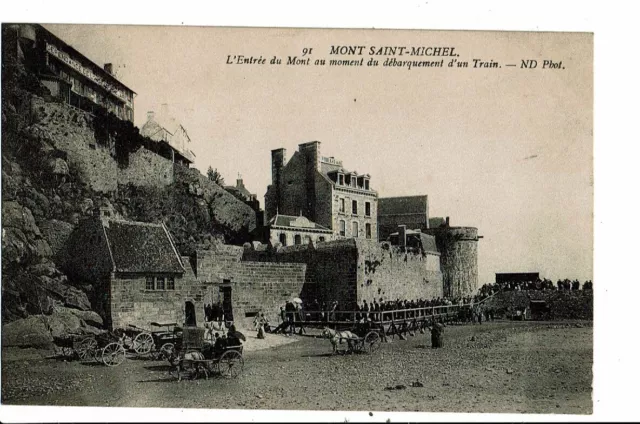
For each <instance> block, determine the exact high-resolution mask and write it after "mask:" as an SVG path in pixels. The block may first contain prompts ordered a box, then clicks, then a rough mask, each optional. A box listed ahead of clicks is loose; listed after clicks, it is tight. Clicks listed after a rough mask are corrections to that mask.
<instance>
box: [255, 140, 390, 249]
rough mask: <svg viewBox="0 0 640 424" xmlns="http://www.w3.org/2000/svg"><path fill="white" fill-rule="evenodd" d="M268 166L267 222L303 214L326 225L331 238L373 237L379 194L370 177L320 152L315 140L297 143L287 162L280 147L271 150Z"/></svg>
mask: <svg viewBox="0 0 640 424" xmlns="http://www.w3.org/2000/svg"><path fill="white" fill-rule="evenodd" d="M271 169H272V183H271V185H270V186H269V187H268V188H267V193H266V195H265V214H266V219H267V221H269V220H271V219H272V218H273V217H274V216H276V215H277V214H281V215H288V216H294V217H297V216H299V215H302V216H303V217H305V218H307V219H308V220H309V221H311V222H313V223H315V224H318V225H320V226H322V227H325V228H328V229H330V230H331V231H332V232H333V234H334V236H335V238H363V239H372V240H377V239H378V236H377V234H378V228H377V227H378V226H377V205H378V193H377V192H376V191H375V190H373V189H372V187H371V176H370V175H369V174H362V173H358V172H357V171H355V170H347V169H346V168H344V167H343V165H342V162H341V161H339V160H337V159H335V158H333V157H323V156H321V154H320V142H319V141H312V142H308V143H303V144H300V145H298V150H297V151H296V152H295V153H294V154H293V156H292V157H291V159H290V160H289V161H287V160H286V150H285V149H276V150H272V151H271Z"/></svg>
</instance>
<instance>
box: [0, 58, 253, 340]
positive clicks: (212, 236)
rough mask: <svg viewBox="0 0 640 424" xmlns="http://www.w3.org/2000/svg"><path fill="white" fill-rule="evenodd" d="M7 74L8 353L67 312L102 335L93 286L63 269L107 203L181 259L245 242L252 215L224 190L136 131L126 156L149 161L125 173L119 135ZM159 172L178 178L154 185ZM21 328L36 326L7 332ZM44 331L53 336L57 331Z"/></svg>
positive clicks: (30, 78)
mask: <svg viewBox="0 0 640 424" xmlns="http://www.w3.org/2000/svg"><path fill="white" fill-rule="evenodd" d="M2 72H3V74H2V319H3V337H2V340H3V346H4V345H7V344H9V345H11V344H15V343H16V342H15V341H16V340H17V338H16V337H17V336H16V335H15V334H14V331H13V330H12V329H20V328H22V327H24V326H27V327H30V328H31V327H33V328H36V327H37V328H40V324H37V325H36V324H34V323H47V322H57V321H56V317H58V318H60V319H62V318H64V319H66V318H65V317H66V315H65V316H64V317H63V314H67V315H68V313H69V310H73V311H76V315H74V317H75V318H73V319H66V321H65V322H71V321H73V323H74V325H72V326H71V327H74V328H75V329H78V328H85V329H87V330H86V331H93V330H91V329H89V327H92V325H99V322H98V320H97V319H92V320H90V322H88V321H86V320H85V319H84V318H83V317H85V318H86V317H87V316H89V314H90V312H89V311H90V310H91V307H92V300H93V296H94V294H95V293H94V292H93V285H92V282H90V281H74V280H73V279H71V278H69V276H67V275H65V273H64V272H63V271H62V270H61V269H60V265H61V263H62V258H63V256H64V251H65V246H66V243H67V239H68V237H69V235H70V234H71V232H72V231H73V229H74V228H75V227H76V225H77V224H78V222H79V220H80V219H81V218H82V217H83V216H88V215H91V214H92V213H93V211H94V210H95V208H96V207H98V206H100V205H102V204H105V203H110V204H111V205H112V206H113V207H114V209H116V210H117V211H118V212H119V213H120V214H121V215H122V216H123V217H124V218H126V219H130V220H137V221H147V222H159V221H164V222H165V223H166V225H167V226H168V228H169V229H170V230H171V232H172V234H173V236H174V238H175V239H176V242H177V245H178V247H179V249H180V251H181V253H182V254H183V255H189V254H191V253H193V251H194V249H195V248H196V246H198V245H199V246H204V247H205V248H206V247H207V246H208V245H211V244H212V243H215V242H216V241H219V240H224V241H225V242H228V243H239V244H241V243H243V242H246V241H248V234H249V233H250V231H252V230H253V229H254V228H255V213H254V211H253V210H252V209H251V208H250V207H249V206H247V205H245V204H244V203H242V202H240V201H239V200H237V199H236V198H235V197H233V196H232V195H230V194H229V193H227V192H226V191H225V190H224V189H223V188H222V187H220V186H218V185H216V184H215V183H213V182H211V181H209V180H208V179H207V178H206V177H204V176H202V175H201V174H200V173H199V172H198V171H197V170H189V169H186V168H183V167H181V166H179V165H173V164H172V163H171V162H169V166H167V164H166V159H164V158H162V157H160V156H157V157H156V156H155V152H153V150H152V149H155V147H154V145H153V144H151V142H150V141H149V140H142V142H140V139H139V136H138V135H137V134H138V132H137V129H136V128H134V129H133V130H132V129H130V128H128V131H129V132H125V135H128V134H131V137H132V141H131V144H132V145H131V146H128V147H127V149H125V150H124V151H125V153H126V154H136V152H141V151H142V152H143V154H142V155H141V156H139V160H136V161H133V162H134V163H135V166H136V167H138V168H136V169H133V168H131V167H127V165H128V163H127V162H128V161H127V160H123V154H122V151H123V149H122V148H121V146H120V149H119V148H118V147H119V144H118V143H120V145H122V143H126V142H127V139H126V137H123V131H122V130H121V128H116V129H114V128H110V127H107V128H105V127H104V125H105V124H104V123H105V122H113V120H112V119H111V121H105V120H104V119H97V118H96V117H94V116H92V115H90V114H88V113H86V112H83V111H80V110H77V109H74V108H71V107H69V106H67V105H65V104H61V103H59V102H57V101H55V100H54V99H51V98H50V96H48V93H47V91H46V89H45V88H44V87H42V86H41V85H40V84H39V82H38V80H37V78H35V76H34V75H31V74H29V72H27V70H26V69H25V68H24V67H22V66H21V65H20V64H19V63H3V69H2ZM129 125H130V124H129ZM118 131H119V133H118ZM105 135H106V137H105ZM105 140H106V141H105ZM145 143H149V144H146V145H145ZM145 146H146V149H145ZM140 149H144V150H140ZM149 158H151V159H153V160H150V159H149ZM124 159H128V157H126V155H125V158H124ZM163 161H165V162H163ZM145 164H149V165H148V166H153V167H154V168H153V169H151V170H148V169H144V166H146V165H145ZM158 164H160V165H158ZM158 166H162V167H163V169H164V171H166V172H171V173H172V174H171V175H170V176H169V177H167V175H166V172H165V174H164V175H158V173H157V167H158ZM122 175H126V178H124V179H123V178H122ZM154 175H156V176H157V177H154ZM123 182H125V183H126V184H122V183H123ZM78 311H85V312H86V313H85V314H84V315H83V314H82V313H79V312H78ZM34 317H40V318H41V317H49V318H48V319H46V320H42V319H40V318H38V319H36V321H33V320H34ZM61 317H62V318H61ZM76 318H77V319H76ZM16 320H30V321H29V322H26V321H25V322H22V323H17V324H13V325H11V326H7V325H5V324H7V323H8V322H12V321H16ZM51 320H53V321H51ZM32 321H33V322H32ZM58 321H59V320H58ZM100 322H101V321H100ZM45 327H46V328H47V329H48V330H49V333H51V331H50V330H52V328H53V327H51V325H49V324H47V325H46V326H45ZM58 327H59V328H67V327H64V326H62V327H60V326H58ZM43 328H44V327H43ZM16 331H17V330H16ZM56 331H58V330H56ZM60 331H62V330H60ZM58 332H59V331H58ZM49 335H50V334H49ZM18 338H19V337H18ZM40 339H42V340H49V337H47V335H43V336H42V337H41V338H40ZM40 339H39V340H40ZM19 344H22V345H24V343H19ZM27 344H28V343H27Z"/></svg>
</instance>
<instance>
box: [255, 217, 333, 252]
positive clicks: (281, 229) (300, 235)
mask: <svg viewBox="0 0 640 424" xmlns="http://www.w3.org/2000/svg"><path fill="white" fill-rule="evenodd" d="M266 227H267V230H268V239H269V241H270V242H271V245H275V244H276V243H280V245H282V246H291V245H301V244H309V243H314V244H315V243H320V242H325V241H329V240H334V239H335V237H334V233H333V231H331V230H330V229H329V228H327V227H323V226H322V225H318V224H316V223H315V222H312V221H309V219H307V218H305V217H304V216H302V215H300V216H290V215H282V214H276V216H274V217H273V218H271V219H270V220H269V222H267V225H266Z"/></svg>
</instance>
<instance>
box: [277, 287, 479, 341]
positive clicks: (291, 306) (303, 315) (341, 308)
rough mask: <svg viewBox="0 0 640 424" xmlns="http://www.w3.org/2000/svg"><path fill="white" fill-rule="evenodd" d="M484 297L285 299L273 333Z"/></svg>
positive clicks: (411, 313)
mask: <svg viewBox="0 0 640 424" xmlns="http://www.w3.org/2000/svg"><path fill="white" fill-rule="evenodd" d="M484 297H486V296H481V295H476V296H466V297H455V298H449V297H438V298H434V299H422V298H421V299H412V300H408V299H396V300H387V301H385V300H383V299H382V298H380V299H374V300H373V301H369V302H368V301H366V300H365V301H363V302H362V303H361V304H352V305H351V306H345V305H340V303H339V302H337V301H334V302H331V303H327V302H322V303H320V302H318V301H317V300H315V299H314V300H313V301H312V302H310V303H309V304H308V305H307V306H305V307H303V304H302V303H299V304H295V303H292V302H287V303H286V305H285V306H282V307H280V318H281V321H282V322H281V324H280V325H279V326H278V327H277V328H276V329H275V330H274V332H283V333H286V332H287V330H288V331H289V332H291V331H294V330H293V329H292V328H295V323H296V322H300V321H354V322H359V321H366V320H372V321H386V320H390V319H392V316H395V317H396V318H399V317H406V318H415V317H419V316H424V315H430V314H431V311H429V310H428V308H432V307H441V306H453V305H464V304H473V303H477V302H479V301H480V300H481V299H482V298H484ZM290 327H291V328H290Z"/></svg>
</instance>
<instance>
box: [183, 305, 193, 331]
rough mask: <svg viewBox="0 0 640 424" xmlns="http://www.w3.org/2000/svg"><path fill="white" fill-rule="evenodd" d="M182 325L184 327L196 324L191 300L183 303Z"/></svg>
mask: <svg viewBox="0 0 640 424" xmlns="http://www.w3.org/2000/svg"><path fill="white" fill-rule="evenodd" d="M184 325H185V326H186V327H195V326H196V307H195V305H194V304H193V302H189V301H187V302H185V303H184Z"/></svg>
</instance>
